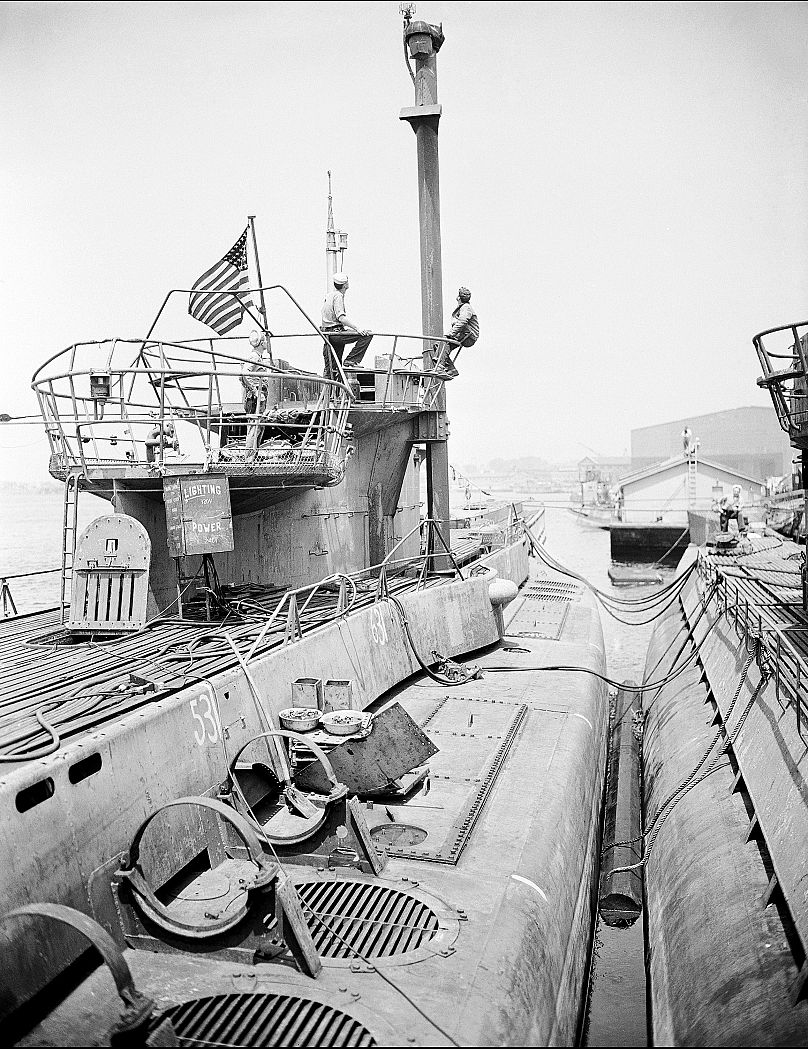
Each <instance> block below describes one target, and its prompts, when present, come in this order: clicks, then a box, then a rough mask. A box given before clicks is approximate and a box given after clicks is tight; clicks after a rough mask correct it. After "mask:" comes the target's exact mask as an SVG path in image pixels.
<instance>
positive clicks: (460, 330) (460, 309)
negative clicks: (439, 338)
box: [435, 288, 480, 379]
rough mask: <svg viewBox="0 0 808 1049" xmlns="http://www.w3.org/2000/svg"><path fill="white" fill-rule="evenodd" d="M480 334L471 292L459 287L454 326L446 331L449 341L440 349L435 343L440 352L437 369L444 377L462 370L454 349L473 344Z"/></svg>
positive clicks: (447, 377) (453, 376) (453, 313)
mask: <svg viewBox="0 0 808 1049" xmlns="http://www.w3.org/2000/svg"><path fill="white" fill-rule="evenodd" d="M479 336H480V322H479V320H478V319H477V314H476V313H475V312H474V307H473V306H472V305H471V292H470V291H469V289H468V288H458V289H457V306H456V307H455V309H454V310H452V327H451V328H450V329H449V331H448V332H447V333H446V339H447V341H446V342H444V343H442V344H441V346H440V349H439V350H438V346H437V344H436V345H435V350H436V351H437V353H438V356H437V360H436V361H435V371H436V372H441V373H442V374H443V378H444V379H455V378H456V377H457V376H458V375H459V374H460V372H459V371H458V370H457V368H456V367H455V364H454V361H453V360H452V358H451V352H452V349H453V348H454V347H455V346H457V347H458V352H459V350H460V349H462V348H463V347H464V346H473V345H474V343H475V342H476V341H477V339H478V338H479ZM455 359H456V358H455Z"/></svg>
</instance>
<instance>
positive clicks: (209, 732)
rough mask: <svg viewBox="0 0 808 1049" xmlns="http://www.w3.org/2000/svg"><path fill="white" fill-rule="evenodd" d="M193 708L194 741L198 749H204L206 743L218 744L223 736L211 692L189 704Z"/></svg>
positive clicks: (207, 691)
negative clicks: (194, 723)
mask: <svg viewBox="0 0 808 1049" xmlns="http://www.w3.org/2000/svg"><path fill="white" fill-rule="evenodd" d="M188 706H189V707H190V708H191V717H192V718H193V719H194V721H195V722H196V725H195V726H194V741H195V742H196V745H197V746H198V747H204V746H205V744H206V743H217V742H218V740H219V737H220V736H221V730H220V728H219V717H218V713H217V711H216V706H215V704H214V702H213V696H212V695H211V693H210V691H209V690H206V691H205V692H203V693H202V694H201V695H200V696H196V697H195V698H194V699H192V700H191V702H190V703H189V704H188Z"/></svg>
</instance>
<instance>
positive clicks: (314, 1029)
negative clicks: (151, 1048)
mask: <svg viewBox="0 0 808 1049" xmlns="http://www.w3.org/2000/svg"><path fill="white" fill-rule="evenodd" d="M164 1020H170V1021H171V1023H172V1026H173V1028H174V1031H175V1033H176V1035H177V1038H178V1040H179V1042H180V1043H181V1044H183V1045H185V1044H188V1045H195V1044H196V1045H219V1046H273V1045H312V1046H318V1045H322V1046H374V1045H376V1039H375V1038H374V1037H373V1035H372V1034H371V1033H370V1031H368V1029H367V1028H366V1027H364V1026H363V1025H362V1024H361V1023H359V1021H358V1020H355V1019H354V1018H353V1017H352V1016H349V1015H348V1014H347V1013H344V1012H342V1011H341V1010H340V1009H335V1008H334V1007H333V1006H331V1005H324V1004H323V1003H322V1002H315V1001H312V1000H311V999H310V998H299V997H297V996H296V995H290V994H217V995H213V996H212V997H210V998H193V999H191V1000H190V1001H188V1002H183V1003H182V1004H181V1005H175V1006H172V1007H171V1008H170V1009H167V1010H166V1011H165V1012H164V1013H162V1014H161V1015H160V1016H159V1017H158V1022H162V1021H164Z"/></svg>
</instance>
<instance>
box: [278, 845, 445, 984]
mask: <svg viewBox="0 0 808 1049" xmlns="http://www.w3.org/2000/svg"><path fill="white" fill-rule="evenodd" d="M385 829H387V828H385ZM403 829H405V830H414V831H418V830H420V828H418V827H412V828H403ZM295 888H296V889H297V891H298V893H299V894H300V899H301V901H302V903H303V914H304V915H305V918H306V922H307V924H308V926H309V928H310V929H311V935H312V938H313V940H314V946H315V947H316V949H317V953H318V954H319V955H320V957H321V958H322V960H323V962H324V963H325V964H328V965H351V964H352V963H356V961H357V960H358V959H359V956H360V955H361V957H362V958H367V959H373V960H374V961H375V960H380V961H384V962H386V963H388V964H399V963H401V964H405V963H407V964H408V963H410V962H415V961H420V960H421V959H422V958H426V957H430V956H433V955H435V954H438V953H439V952H440V951H442V950H445V949H446V948H447V947H448V945H449V944H450V943H451V942H452V941H453V940H454V938H455V937H456V935H457V929H458V923H457V921H456V920H455V918H454V917H453V916H452V915H450V914H449V911H448V908H446V907H445V906H444V905H443V904H441V902H440V901H439V900H437V899H435V898H432V897H430V896H428V895H427V894H426V893H422V892H420V891H419V892H418V893H414V892H410V891H405V890H403V889H399V888H397V887H396V886H394V885H391V884H390V883H386V882H382V881H378V880H371V879H367V880H360V879H358V878H350V879H349V878H337V879H334V878H322V879H317V880H307V881H301V882H298V883H297V884H296V885H295Z"/></svg>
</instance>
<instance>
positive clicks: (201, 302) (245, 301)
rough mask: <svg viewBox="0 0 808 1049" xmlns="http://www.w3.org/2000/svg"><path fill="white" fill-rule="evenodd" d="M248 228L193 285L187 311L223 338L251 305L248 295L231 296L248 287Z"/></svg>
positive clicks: (236, 325)
mask: <svg viewBox="0 0 808 1049" xmlns="http://www.w3.org/2000/svg"><path fill="white" fill-rule="evenodd" d="M248 233H249V226H248V227H247V229H245V230H244V232H243V233H242V234H241V236H240V237H239V239H238V240H237V241H236V243H235V244H234V245H233V247H232V248H231V249H230V251H228V253H227V254H226V255H225V256H224V258H223V259H219V261H218V262H217V263H216V264H215V265H213V266H211V268H210V269H209V270H205V272H204V273H203V274H202V276H201V277H200V278H199V280H198V281H197V282H196V283H195V284H194V290H193V292H192V293H191V297H190V299H189V300H188V312H189V313H190V314H191V316H192V317H196V319H197V320H198V321H202V323H203V324H207V325H208V327H209V328H213V330H214V331H215V332H216V334H217V335H226V334H227V333H228V332H229V331H231V330H232V329H233V328H236V327H238V325H239V324H241V321H242V319H243V318H244V306H245V305H247V306H252V304H253V303H252V299H251V298H250V297H249V295H244V294H242V295H234V294H233V293H234V292H240V291H241V290H242V289H246V288H247V287H248V286H249V283H250V279H249V276H248V274H247V234H248Z"/></svg>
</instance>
